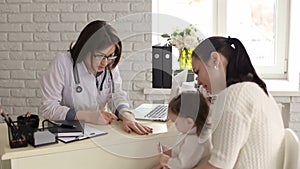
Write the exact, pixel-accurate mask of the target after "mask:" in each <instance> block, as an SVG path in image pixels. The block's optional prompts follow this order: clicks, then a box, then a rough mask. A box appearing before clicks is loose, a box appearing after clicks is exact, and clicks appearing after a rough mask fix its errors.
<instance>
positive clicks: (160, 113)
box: [145, 105, 168, 118]
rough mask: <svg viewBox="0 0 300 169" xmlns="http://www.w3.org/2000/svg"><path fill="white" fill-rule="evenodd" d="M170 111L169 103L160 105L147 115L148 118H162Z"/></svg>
mask: <svg viewBox="0 0 300 169" xmlns="http://www.w3.org/2000/svg"><path fill="white" fill-rule="evenodd" d="M167 113H168V105H158V106H156V107H155V108H154V109H153V110H152V111H150V112H149V113H148V114H146V115H145V117H147V118H161V117H164V116H166V114H167Z"/></svg>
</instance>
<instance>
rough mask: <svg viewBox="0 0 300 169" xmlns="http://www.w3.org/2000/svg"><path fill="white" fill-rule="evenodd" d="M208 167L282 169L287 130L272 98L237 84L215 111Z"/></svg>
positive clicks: (253, 87) (223, 95)
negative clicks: (210, 165) (285, 130)
mask: <svg viewBox="0 0 300 169" xmlns="http://www.w3.org/2000/svg"><path fill="white" fill-rule="evenodd" d="M212 132H213V135H212V143H213V149H212V154H211V157H210V159H209V163H210V164H212V165H213V166H215V167H218V168H222V169H232V168H234V169H282V163H283V156H284V126H283V121H282V117H281V113H280V111H279V108H278V106H277V104H276V102H275V101H274V99H273V97H272V96H271V95H270V94H269V96H267V95H266V94H265V93H264V91H263V90H262V89H261V88H260V87H259V86H258V85H257V84H255V83H251V82H243V83H238V84H234V85H232V86H230V87H228V88H226V89H225V90H224V91H222V92H221V93H220V94H219V95H218V98H217V100H216V102H215V104H214V106H213V108H212Z"/></svg>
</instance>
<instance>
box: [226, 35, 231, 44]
mask: <svg viewBox="0 0 300 169" xmlns="http://www.w3.org/2000/svg"><path fill="white" fill-rule="evenodd" d="M226 42H227V43H228V44H229V45H231V44H232V39H231V37H230V36H228V38H227V39H226Z"/></svg>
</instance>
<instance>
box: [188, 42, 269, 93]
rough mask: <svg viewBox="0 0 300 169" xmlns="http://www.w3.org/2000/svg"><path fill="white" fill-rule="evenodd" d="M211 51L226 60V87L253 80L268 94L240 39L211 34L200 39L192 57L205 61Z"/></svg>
mask: <svg viewBox="0 0 300 169" xmlns="http://www.w3.org/2000/svg"><path fill="white" fill-rule="evenodd" d="M212 52H218V53H221V54H222V55H223V56H224V57H225V58H226V59H227V61H228V65H227V70H226V72H227V73H226V84H227V87H228V86H230V85H232V84H236V83H239V82H245V81H249V82H254V83H256V84H258V85H259V86H260V87H261V88H262V89H263V91H264V92H265V93H266V94H267V95H268V91H267V86H266V84H265V82H264V81H263V80H262V79H260V78H259V77H258V75H257V73H256V71H255V69H254V67H253V65H252V63H251V60H250V57H249V55H248V53H247V51H246V49H245V47H244V45H243V44H242V42H241V41H240V40H238V39H237V38H230V37H228V38H225V37H220V36H213V37H210V38H207V39H205V40H204V41H202V42H201V43H200V44H199V45H198V46H197V47H196V48H195V50H194V51H193V54H192V57H195V58H198V59H201V60H202V61H203V62H205V63H207V61H208V60H209V58H210V55H211V53H212Z"/></svg>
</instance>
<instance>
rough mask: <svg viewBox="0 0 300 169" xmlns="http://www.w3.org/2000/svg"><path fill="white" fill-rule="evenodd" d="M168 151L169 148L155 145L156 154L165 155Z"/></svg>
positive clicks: (159, 144)
mask: <svg viewBox="0 0 300 169" xmlns="http://www.w3.org/2000/svg"><path fill="white" fill-rule="evenodd" d="M168 150H169V148H168V147H167V146H164V145H162V144H161V143H158V145H157V151H158V152H160V153H165V152H166V151H168Z"/></svg>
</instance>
